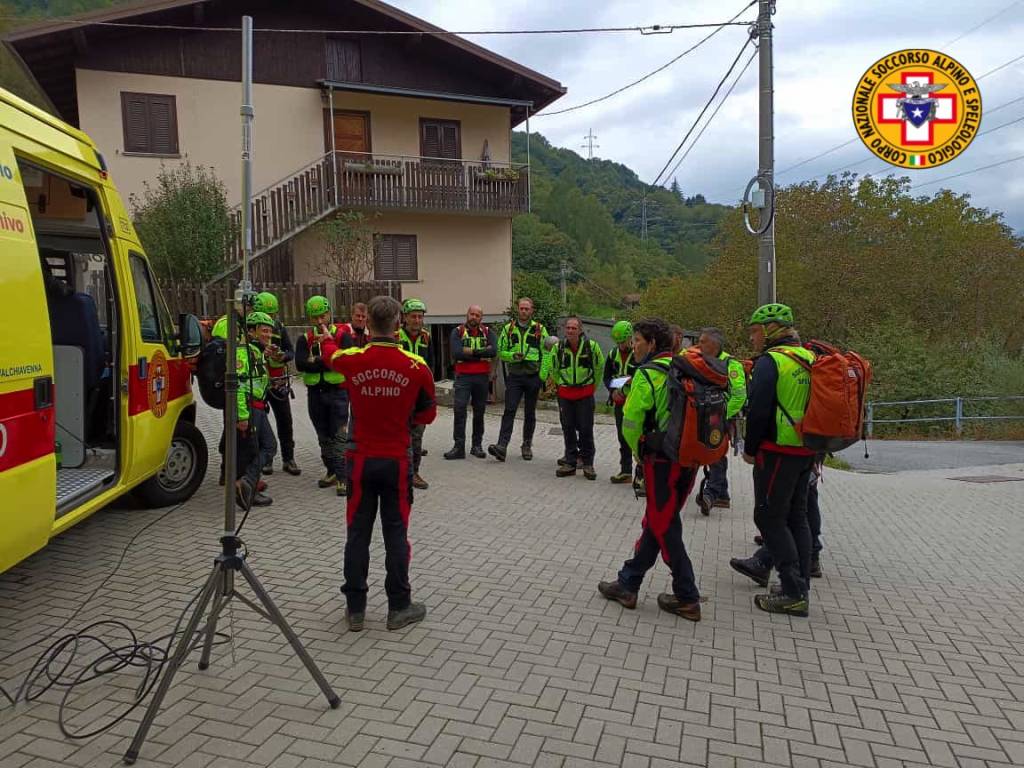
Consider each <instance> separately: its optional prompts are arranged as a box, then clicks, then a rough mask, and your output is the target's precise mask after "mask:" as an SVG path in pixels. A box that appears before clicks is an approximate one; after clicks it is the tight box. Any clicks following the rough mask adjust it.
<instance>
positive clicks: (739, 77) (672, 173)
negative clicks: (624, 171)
mask: <svg viewBox="0 0 1024 768" xmlns="http://www.w3.org/2000/svg"><path fill="white" fill-rule="evenodd" d="M756 56H757V49H756V48H755V49H754V51H753V53H751V54H750V58H749V59H747V63H746V64H744V65H743V69H741V70H740V73H739V75H737V76H736V79H735V80H733V81H732V85H730V86H729V90H727V91H726V92H725V96H723V97H722V100H721V101H720V102H718V106H716V107H715V110H714V112H712V113H711V117H709V118H708V119H707V122H706V123H704V127H703V128H701V129H700V133H698V134H697V135H696V137H694V139H693V141H692V142H690V146H689V147H687V148H686V151H685V152H684V153H683V154H682V157H680V158H679V160H677V161H676V164H675V165H674V166H672V170H671V171H669V172H668V176H666V177H665V178H669V177H670V176H675V174H676V171H677V170H678V168H679V166H680V165H682V164H683V160H685V159H686V158H687V157H688V156H689V154H690V153H691V152H692V151H693V148H694V147H695V146H697V142H699V141H700V137H701V136H703V135H704V131H706V130H707V129H708V126H709V125H711V123H712V122H713V121H714V119H715V115H717V114H718V110H720V109H721V108H722V105H723V104H725V102H726V101H728V100H729V96H730V94H732V92H733V90H734V89H735V88H736V86H737V85H739V82H740V80H742V79H743V75H745V74H746V72H747V69H749V68H750V65H751V64H752V63H753V62H754V58H755V57H756Z"/></svg>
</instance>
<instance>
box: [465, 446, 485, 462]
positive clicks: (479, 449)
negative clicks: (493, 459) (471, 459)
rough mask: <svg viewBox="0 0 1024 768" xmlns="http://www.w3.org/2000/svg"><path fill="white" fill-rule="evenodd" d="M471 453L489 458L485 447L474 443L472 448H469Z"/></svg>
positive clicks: (478, 456)
mask: <svg viewBox="0 0 1024 768" xmlns="http://www.w3.org/2000/svg"><path fill="white" fill-rule="evenodd" d="M469 453H470V455H471V456H476V457H477V458H478V459H486V458H487V454H486V453H484V449H483V447H482V446H479V445H474V446H473V447H472V448H470V449H469Z"/></svg>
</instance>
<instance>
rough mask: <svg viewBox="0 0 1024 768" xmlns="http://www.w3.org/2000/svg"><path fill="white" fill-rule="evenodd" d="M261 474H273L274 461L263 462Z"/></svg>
mask: <svg viewBox="0 0 1024 768" xmlns="http://www.w3.org/2000/svg"><path fill="white" fill-rule="evenodd" d="M263 474H264V475H272V474H274V462H270V463H269V464H265V465H264V466H263Z"/></svg>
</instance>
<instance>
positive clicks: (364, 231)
mask: <svg viewBox="0 0 1024 768" xmlns="http://www.w3.org/2000/svg"><path fill="white" fill-rule="evenodd" d="M313 232H314V233H315V234H316V236H317V237H318V238H319V240H320V249H321V250H320V253H321V256H320V258H319V259H318V260H317V262H316V267H315V268H316V270H317V272H318V273H319V274H320V275H321V276H323V277H325V278H326V279H327V280H329V281H331V282H332V283H335V284H341V285H352V284H353V283H361V282H366V281H367V280H372V279H373V273H374V234H373V229H372V228H371V227H370V224H369V222H368V221H367V220H366V217H365V216H364V215H363V214H362V213H360V212H358V211H342V212H340V213H338V214H336V215H335V216H332V217H330V218H327V219H324V220H323V221H321V222H320V223H319V224H317V225H316V226H315V227H314V228H313Z"/></svg>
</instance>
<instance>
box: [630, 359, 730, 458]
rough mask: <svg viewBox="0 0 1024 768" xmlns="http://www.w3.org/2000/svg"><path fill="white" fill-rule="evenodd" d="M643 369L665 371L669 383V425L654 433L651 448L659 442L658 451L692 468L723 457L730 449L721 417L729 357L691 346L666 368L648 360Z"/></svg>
mask: <svg viewBox="0 0 1024 768" xmlns="http://www.w3.org/2000/svg"><path fill="white" fill-rule="evenodd" d="M644 369H649V370H650V369H653V370H660V371H663V372H665V373H666V376H665V386H666V387H668V412H669V419H668V425H667V426H666V428H665V431H664V432H661V433H657V437H655V439H654V440H652V441H651V442H652V445H651V447H652V448H653V447H656V445H657V443H660V449H661V452H662V454H664V455H665V456H666V457H668V458H669V459H671V460H672V461H674V462H677V463H679V464H681V465H682V466H684V467H692V468H696V467H700V466H709V465H711V464H714V463H715V462H717V461H718V460H719V459H721V458H722V457H723V456H725V454H726V452H727V451H728V450H729V430H728V422H727V420H726V417H725V414H726V402H727V401H728V394H727V393H728V390H729V364H728V361H726V360H720V359H719V358H717V357H709V356H707V355H705V354H703V353H702V352H701V351H700V348H699V347H690V348H689V349H685V350H683V351H682V352H680V353H679V354H678V355H676V356H675V357H673V358H672V363H671V365H670V366H669V367H668V370H667V371H666V370H665V369H664V368H662V367H661V366H656V365H653V364H650V363H648V364H646V365H642V366H640V369H639V370H640V371H643V370H644ZM644 375H648V376H649V374H646V373H645V374H644ZM652 437H653V436H652Z"/></svg>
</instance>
